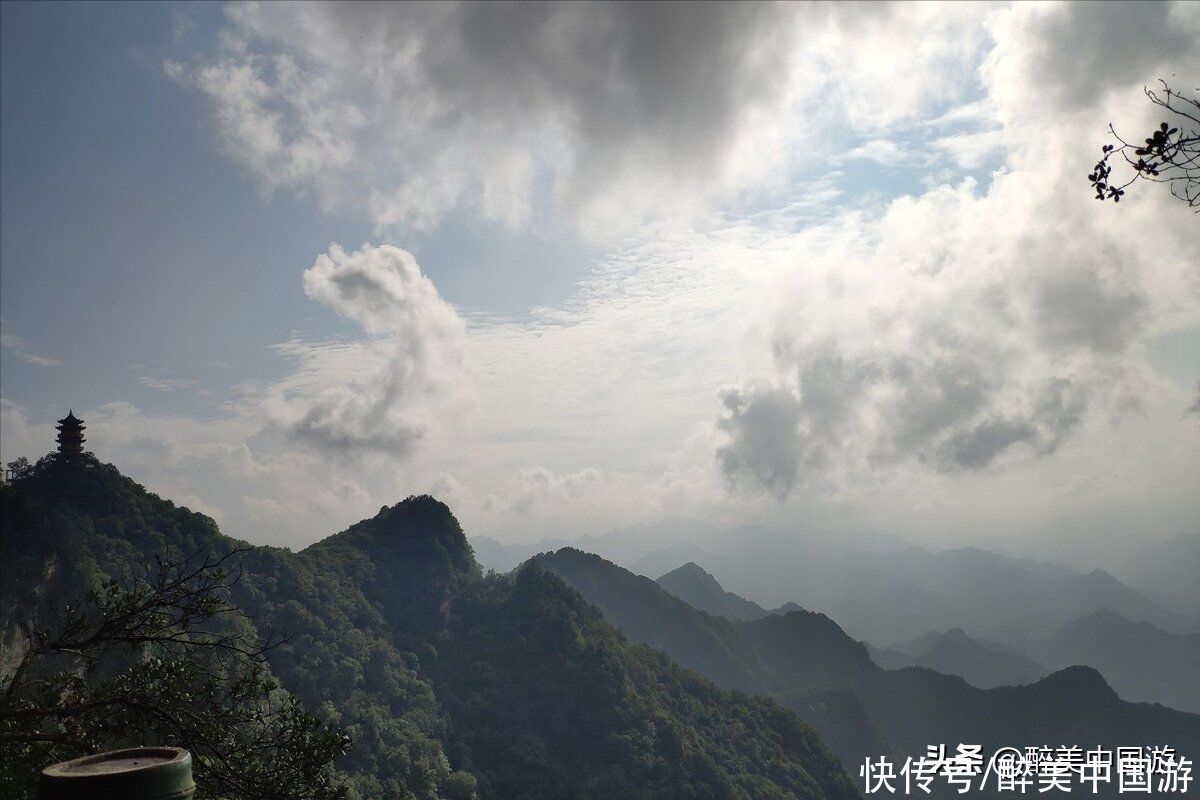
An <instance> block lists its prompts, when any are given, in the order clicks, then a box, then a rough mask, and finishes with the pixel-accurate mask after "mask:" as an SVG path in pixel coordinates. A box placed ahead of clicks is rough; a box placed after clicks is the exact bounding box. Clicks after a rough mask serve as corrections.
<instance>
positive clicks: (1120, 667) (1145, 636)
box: [1026, 608, 1200, 712]
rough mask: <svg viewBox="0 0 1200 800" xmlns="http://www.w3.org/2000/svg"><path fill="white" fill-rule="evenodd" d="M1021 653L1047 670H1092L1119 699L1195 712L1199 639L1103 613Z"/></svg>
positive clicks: (1198, 706) (1199, 700) (1199, 698)
mask: <svg viewBox="0 0 1200 800" xmlns="http://www.w3.org/2000/svg"><path fill="white" fill-rule="evenodd" d="M1026 648H1027V649H1028V650H1029V652H1030V653H1032V654H1033V655H1035V656H1036V657H1037V658H1038V659H1039V660H1040V661H1042V662H1043V663H1045V664H1047V665H1048V666H1050V667H1054V668H1059V667H1062V666H1066V665H1070V664H1089V665H1092V666H1094V667H1096V668H1097V669H1099V670H1100V671H1101V672H1102V673H1103V674H1104V675H1105V677H1106V678H1108V680H1109V682H1110V683H1111V684H1112V686H1113V688H1114V689H1116V690H1117V691H1118V692H1119V693H1120V694H1121V696H1122V697H1125V698H1128V699H1131V700H1142V701H1147V702H1154V703H1163V704H1165V705H1169V706H1171V707H1172V708H1178V709H1182V710H1184V711H1193V712H1200V634H1195V633H1192V634H1175V633H1169V632H1167V631H1164V630H1162V629H1160V628H1157V627H1155V626H1154V625H1152V624H1150V623H1149V622H1133V621H1131V620H1128V619H1126V618H1125V617H1123V616H1121V615H1120V614H1118V613H1116V612H1115V611H1111V610H1109V609H1107V608H1104V609H1100V610H1099V611H1096V612H1095V613H1092V614H1089V615H1087V616H1085V617H1080V618H1079V619H1075V620H1072V621H1071V622H1069V623H1067V624H1066V625H1064V626H1063V627H1062V628H1061V629H1059V630H1058V631H1057V632H1055V633H1054V635H1052V636H1050V637H1047V638H1046V639H1043V640H1041V641H1038V642H1031V643H1029V644H1028V645H1027V646H1026Z"/></svg>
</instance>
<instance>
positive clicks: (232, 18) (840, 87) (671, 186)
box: [166, 3, 983, 235]
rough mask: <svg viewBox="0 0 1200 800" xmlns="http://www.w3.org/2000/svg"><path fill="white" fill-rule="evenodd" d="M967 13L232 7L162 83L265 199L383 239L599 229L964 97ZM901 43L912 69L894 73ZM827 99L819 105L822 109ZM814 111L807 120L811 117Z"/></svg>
mask: <svg viewBox="0 0 1200 800" xmlns="http://www.w3.org/2000/svg"><path fill="white" fill-rule="evenodd" d="M978 16H979V15H978V12H977V11H976V10H972V9H970V8H969V7H965V6H963V7H958V6H939V7H937V8H933V7H923V6H912V7H907V8H905V7H887V6H882V7H876V6H857V7H834V6H826V5H824V4H813V5H790V4H760V3H704V4H690V5H685V6H680V5H676V4H659V3H561V4H543V3H538V4H524V5H516V6H513V5H505V4H492V3H442V4H436V5H418V4H282V3H269V4H256V3H250V4H245V5H237V6H231V7H230V8H229V10H228V12H227V18H228V27H227V28H226V30H225V31H223V34H222V38H221V46H220V47H219V48H217V49H216V50H215V51H214V52H212V53H210V54H208V55H206V56H204V57H202V58H200V59H197V60H192V61H187V62H180V61H170V62H167V64H166V68H167V71H168V73H170V74H171V75H172V76H174V77H176V78H177V79H178V80H180V81H183V82H185V83H187V84H189V85H191V86H194V87H196V88H198V89H199V90H200V91H201V92H203V93H204V95H206V96H207V97H208V98H209V99H210V101H211V103H212V105H213V110H214V112H215V116H216V120H217V124H218V127H219V130H220V133H221V135H222V137H223V139H224V141H225V144H226V146H227V147H228V149H229V151H230V153H231V154H232V155H233V156H234V157H235V158H237V159H238V160H240V161H242V162H244V163H245V164H247V165H248V166H249V167H250V168H251V169H252V170H253V171H254V173H255V174H256V175H258V176H259V177H260V178H261V179H262V181H263V183H264V185H265V186H266V187H268V188H272V189H273V188H280V187H283V188H289V189H297V190H299V191H302V192H309V193H312V194H314V195H315V196H316V197H317V199H318V200H319V201H320V202H321V203H322V204H323V205H324V206H325V207H327V208H343V207H350V208H355V209H356V210H359V211H363V212H365V213H367V214H368V215H369V216H370V217H371V219H372V220H373V221H374V223H375V225H376V227H377V228H378V229H379V230H380V231H396V230H399V231H406V230H408V231H411V230H420V229H424V228H429V227H431V226H433V225H435V224H437V223H438V221H439V220H440V219H441V218H442V217H443V216H444V215H446V214H447V213H448V212H449V211H451V210H453V209H456V208H467V209H470V210H472V211H474V212H476V213H478V214H481V215H482V216H484V217H486V218H489V219H492V220H496V221H499V222H501V223H503V224H506V225H509V226H518V225H522V224H524V223H526V222H529V221H530V220H531V218H533V217H535V216H537V214H536V212H537V209H538V208H539V207H541V208H545V207H554V208H558V209H560V210H563V211H565V212H567V213H568V214H569V215H571V216H572V217H574V218H575V219H577V220H578V221H579V222H580V223H581V224H582V225H583V226H584V228H585V229H586V230H588V231H589V232H591V233H593V234H597V235H608V234H611V232H612V229H613V228H615V229H616V230H617V231H619V232H624V231H627V230H629V227H630V225H634V224H637V223H639V222H643V221H647V220H649V219H657V218H662V217H663V216H670V215H678V214H684V215H686V214H688V213H691V212H694V211H697V210H700V209H703V207H704V205H705V203H706V202H707V201H719V202H724V201H730V200H732V199H733V198H735V197H736V196H737V195H738V194H739V193H740V192H743V191H747V190H752V189H758V188H761V187H762V186H763V185H764V183H765V184H768V185H770V184H772V183H776V182H778V181H779V178H780V177H782V175H783V174H784V173H785V172H787V171H788V169H789V168H791V167H792V166H794V165H796V164H797V163H799V164H803V163H805V162H807V161H808V160H810V159H812V158H813V157H814V156H815V157H817V158H821V157H823V154H822V152H821V151H822V149H823V148H822V147H821V146H819V145H818V146H816V147H814V144H816V141H815V140H816V139H817V138H818V137H816V136H815V133H816V132H817V127H816V126H817V125H820V124H830V125H833V124H846V123H849V124H851V125H857V126H866V127H868V128H878V127H881V126H886V125H891V124H894V123H896V122H898V121H903V120H910V119H912V118H913V117H914V116H915V115H916V114H917V113H919V112H921V111H923V110H925V109H927V108H928V107H929V106H930V105H931V104H932V103H935V102H944V101H947V100H950V99H953V98H954V97H956V96H958V95H959V94H961V92H962V91H963V87H962V85H961V83H960V82H959V81H958V80H956V79H955V78H954V76H955V75H956V74H957V72H959V71H961V70H962V69H964V68H966V67H967V65H968V64H970V63H971V62H972V60H973V59H974V58H975V57H976V56H977V53H978V50H979V48H980V47H981V45H982V43H983V38H982V36H981V30H980V28H979V25H978V24H977V23H978ZM901 51H903V52H905V53H906V57H905V60H906V63H907V64H908V65H909V66H910V68H911V69H912V70H913V74H908V75H905V74H901V73H900V72H898V71H897V70H895V69H894V66H893V58H892V55H891V54H893V53H896V52H901ZM817 100H819V101H820V102H815V101H817ZM814 112H816V113H814Z"/></svg>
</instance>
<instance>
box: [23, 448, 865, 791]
mask: <svg viewBox="0 0 1200 800" xmlns="http://www.w3.org/2000/svg"><path fill="white" fill-rule="evenodd" d="M239 546H240V547H245V544H244V543H241V542H237V541H236V540H233V539H230V538H228V537H225V536H223V535H222V534H221V533H220V532H219V531H218V529H217V526H216V525H215V523H214V522H213V521H212V520H211V519H210V518H208V517H206V516H204V515H201V514H197V513H193V512H190V511H188V510H187V509H185V508H180V507H177V506H175V505H174V504H173V503H171V502H170V501H168V500H164V499H162V498H159V497H158V496H156V495H153V494H150V493H148V492H146V491H145V490H144V489H143V488H142V487H141V486H139V485H137V484H136V483H134V482H133V481H131V480H129V479H127V478H125V477H123V476H122V475H120V474H119V473H118V472H117V470H116V469H115V468H113V467H111V466H109V465H104V464H100V463H98V462H96V461H94V460H93V459H91V458H90V457H89V458H88V460H87V461H86V462H85V464H84V465H83V466H80V467H77V468H71V469H69V470H67V471H66V472H64V471H63V470H56V469H54V468H53V465H52V464H51V465H41V466H39V467H38V468H36V469H35V470H34V472H33V473H32V474H31V475H29V476H28V477H23V478H21V479H20V480H18V481H16V482H14V483H13V484H12V485H9V484H5V485H3V486H2V487H0V549H2V552H3V554H4V558H3V559H0V605H2V607H3V608H2V611H3V618H4V619H5V620H7V621H8V622H7V623H6V627H5V630H4V631H3V636H4V640H5V642H6V643H12V642H14V641H20V632H19V630H18V628H17V627H16V626H17V621H18V620H34V621H35V624H36V622H37V621H39V620H41V619H45V618H46V616H47V615H49V614H51V613H52V610H53V608H54V607H57V606H59V605H61V604H62V603H64V602H68V603H69V602H84V593H85V592H86V591H87V589H88V587H90V586H92V585H93V583H94V582H95V581H97V580H99V579H101V578H104V577H106V576H116V577H120V578H123V579H127V580H128V579H132V578H134V577H136V576H138V575H140V574H142V573H143V572H144V570H145V569H146V565H147V564H150V565H152V564H153V563H154V559H155V558H156V557H158V556H162V557H181V558H202V557H203V556H204V555H208V554H223V553H228V552H229V551H230V550H231V549H233V548H235V547H239ZM236 558H237V566H238V568H239V570H240V578H239V579H238V580H237V582H236V584H235V586H234V590H233V600H234V601H235V602H236V603H237V605H238V606H239V607H240V608H241V609H242V610H243V611H244V612H245V613H246V614H247V618H248V621H249V622H250V623H252V624H253V625H254V626H255V627H256V628H257V629H258V630H259V632H260V634H261V635H263V636H265V635H266V634H267V631H269V630H276V631H285V632H287V633H288V634H290V635H291V637H290V638H288V639H286V640H285V641H284V643H283V644H281V645H280V646H278V647H276V648H274V649H272V650H271V651H269V664H270V669H271V671H272V672H273V673H274V676H275V677H276V678H277V679H278V681H279V683H280V684H281V685H282V686H283V687H284V688H285V689H286V690H287V691H288V692H290V693H292V694H294V695H295V696H296V697H298V698H300V699H301V700H302V701H303V703H304V704H305V705H306V706H308V707H309V708H310V709H312V710H314V711H316V712H317V713H319V714H320V715H321V716H322V717H323V718H324V719H326V720H327V721H329V722H330V723H332V724H336V725H341V726H345V727H346V729H347V730H348V732H349V733H350V735H351V738H352V740H353V746H352V748H351V749H350V751H349V753H348V755H346V756H345V757H344V758H342V759H340V760H339V761H338V762H337V767H338V775H339V778H340V779H341V780H344V781H345V783H346V785H347V786H348V787H349V788H350V791H351V792H352V794H351V796H352V797H362V798H384V797H389V798H390V797H403V798H418V799H419V800H435V798H440V797H450V796H453V797H455V798H466V797H475V796H478V797H479V798H481V799H483V800H491V799H492V798H495V799H496V800H500V799H501V798H505V799H506V798H515V797H522V798H531V799H533V798H544V799H545V800H559V799H560V798H563V797H580V798H596V800H600V799H601V798H613V797H625V798H635V797H636V798H657V797H663V796H673V795H677V794H678V793H680V792H682V793H683V796H689V797H692V796H694V797H701V796H703V797H721V798H730V800H733V798H747V797H754V798H775V799H776V800H789V799H790V798H806V799H811V800H820V799H821V798H839V800H840V799H841V798H845V799H846V800H849V798H852V797H856V796H857V792H856V791H855V789H854V786H853V784H852V782H851V779H850V777H849V776H848V775H847V774H846V772H845V771H843V770H842V768H841V766H840V765H839V764H838V762H837V760H836V759H835V758H834V757H833V756H832V755H831V754H830V753H829V751H828V750H827V749H826V748H825V746H824V745H823V744H822V743H821V742H820V740H819V739H818V736H817V734H816V733H814V732H813V730H812V729H811V728H809V727H808V726H807V725H805V724H804V723H803V722H801V720H800V719H799V718H798V717H797V716H796V715H795V714H794V713H793V712H791V711H788V710H786V709H784V708H783V707H781V706H779V705H778V704H776V703H774V702H772V701H770V700H767V699H765V698H754V699H752V698H748V697H747V696H745V695H743V694H739V693H736V692H730V691H727V690H724V689H720V688H717V687H715V686H714V685H713V684H712V683H710V682H709V681H708V680H707V679H704V678H701V677H699V676H698V675H696V674H694V673H691V672H688V671H686V670H684V669H682V668H680V667H679V666H677V665H676V664H675V663H674V662H672V661H671V660H670V659H669V658H668V657H667V656H665V655H663V654H661V653H658V652H655V651H652V650H650V649H648V648H644V647H637V646H633V645H631V644H630V643H629V642H628V641H627V640H626V639H625V638H624V637H623V636H622V635H620V634H619V633H617V632H616V631H615V630H614V629H613V628H612V627H611V626H610V625H609V624H608V623H606V622H605V621H604V620H603V619H602V618H601V616H600V614H599V612H597V611H596V609H595V608H594V607H592V606H590V605H588V603H587V602H585V601H584V600H583V598H582V597H581V596H580V595H579V594H578V593H577V592H576V591H575V590H573V589H570V588H568V587H567V586H566V585H565V584H564V583H563V582H562V581H561V580H560V579H559V578H557V577H555V576H553V575H551V574H549V573H547V572H546V571H545V570H543V569H541V568H539V567H538V566H537V565H536V564H530V565H527V566H525V567H523V568H522V569H520V570H519V571H518V572H516V573H515V574H514V575H512V576H508V577H498V576H493V577H484V576H482V575H481V573H480V569H479V567H478V565H477V564H476V562H475V560H474V557H473V555H472V553H471V549H470V547H469V545H468V544H467V540H466V537H465V536H464V535H463V533H462V530H461V529H460V527H459V525H458V522H457V521H456V520H455V518H454V516H453V515H452V514H451V513H450V511H449V509H448V508H447V507H446V506H445V505H443V504H442V503H440V502H438V501H436V500H434V499H433V498H430V497H412V498H409V499H407V500H405V501H403V502H401V503H398V504H396V505H393V506H385V507H383V508H381V509H380V510H379V513H378V514H376V515H375V516H373V517H372V518H370V519H365V520H363V521H361V522H359V523H356V524H354V525H352V526H350V527H349V528H347V529H346V530H345V531H342V532H341V533H338V534H335V535H333V536H330V537H327V538H325V539H323V540H322V541H320V542H318V543H316V544H314V545H312V546H310V547H308V548H306V549H305V550H303V551H302V552H299V553H293V552H290V551H287V550H282V549H278V548H264V547H252V548H249V549H248V550H247V552H245V553H243V554H241V555H240V556H237V557H236ZM650 585H651V586H652V587H653V586H654V584H653V583H651V584H650ZM654 588H657V587H654ZM676 602H677V603H679V607H680V610H681V611H683V612H684V613H688V612H690V613H691V614H692V615H695V616H696V617H698V618H699V617H702V616H703V615H702V614H701V612H699V611H695V610H693V609H690V608H689V607H687V606H684V604H682V603H680V602H679V601H676ZM729 630H730V623H728V622H725V621H723V620H718V621H716V622H715V623H714V625H713V627H712V634H713V635H712V636H711V638H710V639H707V640H698V641H696V642H690V643H689V642H683V644H688V645H691V646H693V647H694V649H695V651H696V652H701V651H705V652H707V651H708V650H718V649H719V648H720V646H721V641H722V639H721V635H722V631H725V632H726V633H728V632H729ZM742 655H743V654H742V653H740V652H738V651H736V650H733V649H732V648H731V649H730V650H729V651H728V652H727V656H728V659H727V664H728V666H729V670H730V671H729V672H728V673H727V674H723V677H725V678H727V679H728V680H729V681H730V682H733V681H734V680H735V679H736V677H737V676H738V675H739V674H746V675H749V674H750V673H749V671H748V670H746V671H739V670H743V668H746V667H748V666H749V663H748V662H744V661H743V660H742ZM6 724H7V723H6ZM6 730H8V729H7V728H6ZM120 743H121V742H120V740H118V741H116V742H114V744H120ZM172 744H178V745H182V746H185V747H186V746H188V744H189V743H188V742H186V741H181V742H173V743H172ZM2 746H3V747H20V746H21V745H20V744H19V742H18V743H13V742H10V741H8V740H5V742H4V743H3V745H2ZM5 758H6V759H7V755H6V756H5ZM6 763H7V761H6ZM452 774H453V777H452ZM464 775H465V776H466V777H465V778H464V777H463V776H464ZM6 778H13V779H14V780H15V781H16V783H15V784H12V786H10V788H13V790H14V792H16V794H15V795H14V796H16V797H32V796H33V792H34V791H35V788H34V787H35V784H36V772H34V773H31V774H29V775H21V776H11V775H6V774H4V770H0V779H6ZM452 785H453V786H455V787H460V788H456V789H453V790H452V789H451V786H452ZM464 785H470V786H471V787H474V788H472V789H470V790H469V791H467V792H465V793H464V791H463V790H462V789H461V787H462V786H464ZM451 791H453V792H454V794H447V793H449V792H451ZM444 792H445V793H444Z"/></svg>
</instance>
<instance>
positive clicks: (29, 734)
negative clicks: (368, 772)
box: [0, 550, 349, 800]
mask: <svg viewBox="0 0 1200 800" xmlns="http://www.w3.org/2000/svg"><path fill="white" fill-rule="evenodd" d="M240 552H241V551H238V550H234V551H231V552H230V553H228V554H227V555H225V556H224V557H221V558H218V559H215V560H213V559H205V560H203V561H202V562H201V563H199V564H198V565H193V566H188V565H185V564H181V563H178V562H172V561H161V560H160V561H158V562H157V565H156V567H155V568H154V569H153V570H151V572H150V574H148V575H146V576H145V577H144V578H143V579H141V580H138V581H135V582H132V583H131V584H129V585H123V584H122V583H120V582H118V581H113V580H110V581H106V582H104V583H102V584H101V585H100V586H98V587H97V588H95V589H94V590H93V591H91V592H90V593H89V594H88V598H87V600H86V602H84V603H82V604H80V605H69V606H67V607H65V608H64V609H62V610H61V612H59V613H58V614H57V616H56V619H54V620H53V621H52V622H51V624H50V625H48V626H47V627H41V628H39V627H35V626H34V625H33V624H32V623H26V624H25V625H23V626H22V627H23V632H24V642H23V643H21V651H20V653H19V656H17V657H15V658H11V659H10V658H5V659H3V661H2V663H3V667H0V763H2V765H3V766H0V795H3V796H5V797H14V798H19V797H32V796H33V792H34V787H35V785H36V776H37V773H38V770H40V769H41V768H42V767H44V766H46V765H47V764H49V763H52V762H55V761H60V760H64V759H68V758H74V757H77V756H80V755H84V754H87V753H92V752H97V751H101V750H107V749H112V748H116V747H122V746H132V745H141V744H164V745H178V746H182V747H186V748H187V749H189V750H191V752H192V756H193V759H194V765H195V776H196V782H197V786H198V788H199V789H200V791H201V792H202V793H203V794H204V795H205V796H208V797H214V798H228V799H229V800H240V799H242V798H244V799H245V800H251V799H252V798H253V800H272V799H273V798H279V800H283V799H284V798H290V799H292V800H332V799H333V798H340V797H343V796H345V791H344V789H342V788H341V787H340V786H338V784H337V781H336V780H335V776H334V773H333V770H332V766H331V764H332V761H333V759H334V758H336V757H337V756H339V755H341V754H342V753H343V752H345V751H346V749H347V748H348V746H349V739H348V737H347V736H346V735H345V734H344V733H342V732H341V731H339V730H334V729H331V728H329V727H327V726H325V725H323V724H322V723H321V722H320V721H318V720H317V719H316V718H315V717H313V716H312V715H311V714H309V713H308V712H307V711H306V710H305V709H304V708H303V706H302V705H301V704H300V703H299V701H297V700H296V699H295V698H294V697H292V696H291V695H288V694H287V693H285V692H283V691H282V690H280V689H279V688H278V686H277V684H276V682H275V680H274V678H273V677H272V676H271V675H270V672H269V671H268V669H267V666H266V660H265V654H266V653H267V652H268V651H269V650H270V649H271V648H272V647H274V646H276V645H277V644H278V643H279V641H278V640H274V641H271V640H268V641H267V642H265V643H260V642H259V641H258V638H257V636H256V635H255V634H254V632H253V628H252V627H251V626H249V625H248V624H247V622H246V620H245V619H244V618H243V617H242V616H241V614H240V612H239V611H238V609H237V608H236V607H235V606H233V605H232V604H230V603H229V602H228V600H227V599H226V598H227V594H228V590H229V588H230V587H231V585H232V584H233V583H234V581H233V580H231V578H230V575H229V573H228V571H227V570H226V568H225V564H226V563H227V562H228V561H229V559H231V558H233V557H236V556H237V555H239V554H240Z"/></svg>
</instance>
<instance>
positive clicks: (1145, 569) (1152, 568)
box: [1117, 533, 1200, 616]
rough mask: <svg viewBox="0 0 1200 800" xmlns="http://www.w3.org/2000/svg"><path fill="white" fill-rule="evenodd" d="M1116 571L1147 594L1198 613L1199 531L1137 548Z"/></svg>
mask: <svg viewBox="0 0 1200 800" xmlns="http://www.w3.org/2000/svg"><path fill="white" fill-rule="evenodd" d="M1117 574H1118V575H1119V576H1120V577H1121V578H1122V579H1123V580H1124V581H1126V582H1127V583H1129V584H1130V585H1131V586H1135V587H1137V588H1138V589H1139V590H1141V591H1143V592H1145V593H1147V594H1149V595H1150V596H1151V597H1154V598H1155V599H1158V598H1160V597H1161V598H1165V599H1166V600H1167V601H1169V602H1175V603H1178V604H1179V610H1181V611H1183V612H1184V613H1186V614H1189V615H1191V616H1200V533H1194V534H1185V535H1183V536H1177V537H1175V538H1174V539H1168V540H1167V541H1165V542H1156V543H1154V544H1151V545H1148V546H1146V547H1143V548H1140V549H1139V550H1138V553H1137V555H1136V556H1134V557H1133V558H1130V559H1129V560H1128V561H1127V562H1126V563H1125V564H1124V565H1123V566H1122V567H1121V569H1120V571H1119V572H1118V573H1117Z"/></svg>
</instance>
